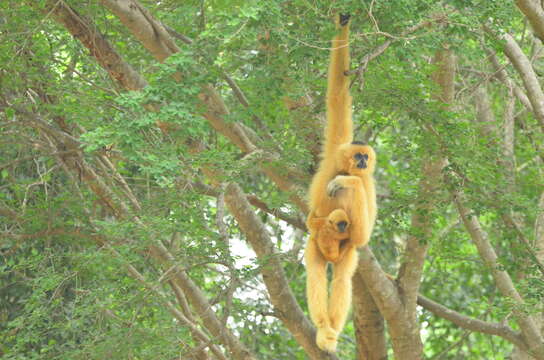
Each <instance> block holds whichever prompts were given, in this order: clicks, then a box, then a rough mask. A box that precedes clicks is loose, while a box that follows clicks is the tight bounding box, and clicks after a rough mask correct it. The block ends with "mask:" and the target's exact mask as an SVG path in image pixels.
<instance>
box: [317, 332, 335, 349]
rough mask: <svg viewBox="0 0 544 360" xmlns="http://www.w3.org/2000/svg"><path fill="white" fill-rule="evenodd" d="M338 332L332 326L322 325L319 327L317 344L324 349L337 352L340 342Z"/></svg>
mask: <svg viewBox="0 0 544 360" xmlns="http://www.w3.org/2000/svg"><path fill="white" fill-rule="evenodd" d="M337 339H338V333H337V332H336V331H334V329H333V328H330V327H322V328H318V329H317V336H316V339H315V342H316V343H317V346H318V347H319V348H320V349H321V350H324V351H328V352H331V353H332V352H335V351H336V345H337V343H338V340H337Z"/></svg>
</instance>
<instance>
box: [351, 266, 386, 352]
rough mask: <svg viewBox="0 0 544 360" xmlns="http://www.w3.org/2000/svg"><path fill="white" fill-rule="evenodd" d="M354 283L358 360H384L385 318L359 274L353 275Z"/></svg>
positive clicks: (354, 317)
mask: <svg viewBox="0 0 544 360" xmlns="http://www.w3.org/2000/svg"><path fill="white" fill-rule="evenodd" d="M352 282H353V326H354V328H355V338H356V340H357V360H383V359H385V358H387V346H386V345H387V344H386V341H385V324H384V320H383V316H382V315H381V314H380V310H379V309H378V306H377V305H376V303H375V302H374V299H373V298H372V296H371V295H370V292H369V290H368V288H367V286H366V285H365V282H364V280H363V278H362V277H361V274H359V272H356V273H355V274H354V275H353V279H352Z"/></svg>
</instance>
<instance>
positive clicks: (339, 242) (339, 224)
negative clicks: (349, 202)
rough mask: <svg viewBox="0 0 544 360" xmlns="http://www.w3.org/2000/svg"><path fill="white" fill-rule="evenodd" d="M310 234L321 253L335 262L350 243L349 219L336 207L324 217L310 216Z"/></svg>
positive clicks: (342, 255)
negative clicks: (312, 235)
mask: <svg viewBox="0 0 544 360" xmlns="http://www.w3.org/2000/svg"><path fill="white" fill-rule="evenodd" d="M309 225H310V227H311V230H310V231H311V232H312V234H314V235H315V238H312V239H310V240H309V241H315V242H316V243H317V247H318V248H319V251H320V252H321V255H323V257H324V258H325V260H327V261H329V262H331V263H333V264H334V263H337V262H339V261H340V260H342V258H343V257H344V255H345V253H346V251H347V250H348V249H349V247H350V246H351V244H350V243H349V228H350V221H349V217H348V214H346V212H345V211H344V210H342V209H336V210H334V211H333V212H331V213H330V214H329V216H327V217H326V218H316V217H314V218H312V220H311V223H310V224H309Z"/></svg>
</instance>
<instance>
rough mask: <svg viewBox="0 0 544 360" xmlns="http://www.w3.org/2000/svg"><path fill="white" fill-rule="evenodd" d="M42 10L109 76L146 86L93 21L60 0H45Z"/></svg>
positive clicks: (137, 86)
mask: <svg viewBox="0 0 544 360" xmlns="http://www.w3.org/2000/svg"><path fill="white" fill-rule="evenodd" d="M30 3H31V4H32V6H37V5H36V4H35V2H34V1H30ZM43 12H45V13H46V14H49V13H51V14H52V15H53V18H54V19H55V20H56V21H57V22H59V23H61V24H62V25H64V27H65V28H66V29H67V30H68V31H69V32H70V33H71V34H72V35H73V36H74V37H75V38H76V39H78V40H79V41H80V42H81V43H82V44H83V45H84V46H85V47H86V48H87V49H89V51H90V52H91V55H92V56H94V57H95V58H96V60H97V61H98V63H99V64H100V65H101V66H102V67H103V68H104V69H105V70H106V71H108V73H109V74H110V76H111V77H112V78H114V79H115V80H117V81H118V82H119V83H120V84H121V85H122V86H123V87H124V88H126V89H128V90H140V89H142V88H144V87H145V86H146V85H147V82H146V81H145V79H144V78H142V77H141V76H140V75H139V74H138V72H136V71H135V70H134V69H133V68H132V66H130V65H129V64H128V63H126V62H125V61H124V60H123V59H122V58H121V57H120V56H119V55H118V54H117V52H116V51H115V50H114V49H113V47H112V46H111V45H110V43H109V42H108V41H107V40H106V39H105V38H104V36H103V35H102V34H101V33H100V32H99V31H98V29H97V28H96V27H95V26H94V24H93V23H92V22H91V21H90V20H89V19H87V18H85V17H83V16H81V15H79V14H78V13H77V12H76V11H75V10H74V9H73V8H71V7H70V6H68V5H67V4H66V3H65V2H64V1H63V0H48V1H47V7H46V9H45V10H44V11H43Z"/></svg>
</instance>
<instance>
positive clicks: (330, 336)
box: [304, 237, 338, 351]
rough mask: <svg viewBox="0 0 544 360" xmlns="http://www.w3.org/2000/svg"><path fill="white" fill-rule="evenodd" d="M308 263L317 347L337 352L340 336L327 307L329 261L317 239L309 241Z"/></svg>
mask: <svg viewBox="0 0 544 360" xmlns="http://www.w3.org/2000/svg"><path fill="white" fill-rule="evenodd" d="M304 260H305V262H306V297H307V299H308V308H309V310H310V318H311V319H312V322H313V323H314V324H315V326H316V327H317V336H316V343H317V346H318V347H319V348H320V349H322V350H326V351H335V349H336V337H337V336H338V334H337V333H336V331H334V330H333V329H332V328H331V323H330V320H329V312H328V307H327V302H328V301H327V261H326V260H325V258H323V255H321V253H320V252H319V249H318V248H317V243H316V241H315V239H313V238H311V237H310V239H309V240H308V244H307V246H306V251H305V253H304Z"/></svg>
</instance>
